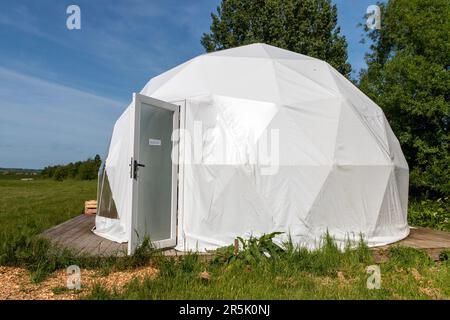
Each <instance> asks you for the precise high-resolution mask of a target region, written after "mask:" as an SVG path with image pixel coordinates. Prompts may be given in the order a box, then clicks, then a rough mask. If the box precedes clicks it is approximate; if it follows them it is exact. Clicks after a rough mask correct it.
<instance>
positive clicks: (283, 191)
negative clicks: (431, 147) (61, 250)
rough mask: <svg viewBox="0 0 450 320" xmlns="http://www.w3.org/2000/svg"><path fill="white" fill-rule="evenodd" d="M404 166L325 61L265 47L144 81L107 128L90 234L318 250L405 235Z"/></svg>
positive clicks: (365, 102)
mask: <svg viewBox="0 0 450 320" xmlns="http://www.w3.org/2000/svg"><path fill="white" fill-rule="evenodd" d="M408 179H409V169H408V164H407V163H406V160H405V157H404V156H403V153H402V150H401V147H400V144H399V142H398V140H397V138H396V137H395V135H394V133H393V132H392V129H391V127H390V126H389V123H388V121H387V119H386V117H385V115H384V113H383V111H382V110H381V108H380V107H379V106H377V105H376V104H375V103H374V102H373V101H372V100H371V99H369V98H368V97H367V96H366V95H364V94H363V93H362V92H361V91H360V90H359V89H358V88H357V87H355V86H354V85H353V84H352V83H351V82H350V81H349V80H348V79H346V78H345V77H344V76H342V75H341V74H340V73H339V72H338V71H336V70H335V69H334V68H333V67H332V66H331V65H329V64H328V63H326V62H324V61H321V60H319V59H316V58H312V57H308V56H305V55H301V54H298V53H294V52H290V51H287V50H284V49H280V48H276V47H273V46H269V45H266V44H252V45H247V46H242V47H238V48H233V49H228V50H222V51H217V52H213V53H208V54H203V55H200V56H198V57H195V58H193V59H191V60H189V61H187V62H185V63H183V64H181V65H179V66H177V67H175V68H173V69H171V70H169V71H167V72H164V73H163V74H161V75H159V76H157V77H154V78H152V79H151V80H150V81H149V82H148V83H147V84H146V86H145V87H144V88H143V89H142V90H141V92H140V93H139V94H134V95H133V100H132V102H131V103H130V105H129V106H128V107H127V109H126V110H125V111H124V112H123V114H122V115H121V116H120V117H119V119H118V120H117V122H116V123H115V125H114V129H113V133H112V137H111V141H110V145H109V147H108V154H107V157H106V159H105V162H104V164H103V165H102V168H101V170H100V172H99V187H98V213H97V216H96V227H95V230H94V232H95V233H96V234H97V235H99V236H102V237H104V238H107V239H109V240H112V241H116V242H120V243H128V253H129V254H131V253H132V252H133V251H134V250H135V248H136V247H137V246H138V245H139V244H140V243H141V242H142V240H143V239H144V238H145V237H147V236H148V237H149V238H150V240H151V241H152V243H153V244H154V245H155V246H156V247H159V248H170V247H174V248H175V249H177V250H182V251H190V250H192V251H200V252H202V251H206V250H213V249H216V248H219V247H222V246H226V245H230V244H232V243H233V241H234V239H235V238H236V237H238V236H241V237H250V236H255V237H257V236H261V235H263V234H267V233H271V232H282V234H280V235H278V236H277V237H276V238H275V241H276V242H277V243H282V242H284V241H286V240H287V239H290V240H292V241H293V242H294V243H295V244H296V245H299V246H305V247H307V248H311V249H312V248H317V247H318V246H320V245H321V241H322V238H323V236H324V234H325V233H327V232H328V233H329V234H330V235H331V236H332V237H333V238H334V239H335V241H336V242H337V243H338V244H340V245H343V244H345V243H347V242H349V241H358V240H359V239H360V237H361V236H362V237H363V238H364V240H365V241H366V242H367V243H368V245H369V246H379V245H384V244H388V243H392V242H395V241H398V240H400V239H403V238H405V237H406V236H407V235H408V233H409V227H408V224H407V206H408Z"/></svg>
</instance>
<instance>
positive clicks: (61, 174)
mask: <svg viewBox="0 0 450 320" xmlns="http://www.w3.org/2000/svg"><path fill="white" fill-rule="evenodd" d="M66 178H67V169H66V168H65V167H64V166H57V167H56V169H55V173H54V175H53V179H55V180H56V181H63V180H64V179H66Z"/></svg>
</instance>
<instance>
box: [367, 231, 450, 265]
mask: <svg viewBox="0 0 450 320" xmlns="http://www.w3.org/2000/svg"><path fill="white" fill-rule="evenodd" d="M395 245H399V246H404V247H410V248H415V249H420V250H424V251H426V252H427V253H428V254H429V255H430V257H431V258H432V259H433V260H435V261H437V260H439V255H440V254H441V252H442V251H443V250H448V249H450V232H445V231H439V230H433V229H429V228H421V227H417V228H416V227H411V230H410V233H409V235H408V237H406V238H405V239H403V240H400V241H398V242H395V243H392V244H389V245H386V246H382V247H376V248H373V249H372V250H373V251H374V258H375V261H378V262H381V261H385V260H388V259H389V253H388V249H389V247H391V246H395Z"/></svg>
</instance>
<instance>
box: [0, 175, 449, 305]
mask: <svg viewBox="0 0 450 320" xmlns="http://www.w3.org/2000/svg"><path fill="white" fill-rule="evenodd" d="M95 195H96V182H95V181H76V180H67V181H64V182H56V181H54V180H41V179H37V180H34V181H19V180H15V179H1V177H0V264H1V265H14V266H23V267H26V268H28V269H29V270H30V273H31V277H32V279H33V280H35V281H37V282H38V281H42V280H43V279H45V278H46V277H47V276H48V275H49V274H50V273H52V272H53V271H54V270H57V269H61V268H66V267H67V266H69V265H71V264H77V265H78V266H80V267H81V268H82V269H84V268H94V269H97V270H99V271H100V272H101V273H103V274H107V273H109V272H112V271H116V270H127V269H133V268H136V267H139V266H143V265H148V264H152V265H153V266H155V267H156V268H158V270H159V272H158V273H157V275H156V276H155V277H153V278H145V279H144V280H143V281H139V280H133V281H131V282H130V283H129V284H127V285H126V286H125V287H124V288H123V289H122V288H117V290H108V289H107V288H105V287H102V286H101V285H100V284H98V285H96V286H94V287H93V288H92V290H91V292H89V293H88V294H85V295H84V296H83V298H85V299H428V298H447V299H448V298H450V262H449V258H448V257H449V254H450V253H449V251H446V252H443V253H442V254H441V260H442V261H440V262H434V261H431V260H430V259H429V257H428V256H427V255H426V254H425V253H424V252H422V251H418V250H415V249H410V248H401V247H393V248H392V249H391V250H390V256H391V259H390V261H389V262H387V263H382V264H381V265H380V267H381V273H382V274H381V276H382V286H381V289H380V290H369V289H367V286H366V280H367V278H368V276H369V275H368V274H367V273H366V268H367V266H369V265H372V264H374V262H373V260H372V255H371V254H370V251H369V249H368V248H367V247H366V246H365V244H364V243H362V242H361V243H359V245H358V246H357V248H354V249H350V248H347V249H346V250H344V251H340V250H338V248H337V247H336V245H335V244H334V242H333V241H332V239H331V238H330V237H327V238H326V241H325V245H324V246H323V248H321V249H320V250H315V251H307V250H305V249H299V248H295V247H294V246H293V245H292V244H289V243H287V244H285V246H284V248H283V250H281V248H280V247H278V246H276V245H275V244H274V243H273V242H272V240H271V236H272V235H266V236H264V237H262V238H259V239H250V240H248V241H244V240H242V243H241V244H242V245H243V247H244V248H245V250H241V251H240V252H239V253H238V254H237V255H235V254H234V250H233V246H230V247H226V248H222V249H221V250H219V251H218V252H217V254H216V256H215V258H214V259H212V261H204V260H202V259H201V258H200V257H199V256H198V255H196V254H190V255H187V256H185V257H184V258H181V259H179V260H173V259H171V258H167V257H164V256H162V255H161V254H160V253H159V252H156V251H155V250H153V249H152V248H151V246H150V245H149V242H148V240H146V243H145V244H144V245H143V246H142V247H141V248H140V249H139V250H137V252H136V253H135V255H134V256H132V257H123V258H113V257H112V258H96V257H89V256H74V255H73V253H72V252H70V251H68V250H64V249H61V248H57V247H54V246H52V245H51V244H50V243H49V242H48V241H46V240H43V239H40V238H39V237H37V235H38V234H39V233H40V232H42V231H43V230H45V229H47V228H49V227H50V226H52V225H55V224H58V223H61V222H62V221H65V220H67V219H69V218H71V217H73V216H76V215H78V214H79V213H81V211H82V209H83V205H84V201H85V200H87V199H94V198H95ZM419 206H425V207H426V208H425V209H426V210H428V211H427V212H428V213H426V214H423V217H422V218H420V215H419V213H420V212H422V211H421V210H422V209H419V208H420V207H419ZM439 207H442V204H438V208H439ZM412 208H413V210H415V211H414V212H415V214H414V216H413V217H411V218H410V219H412V221H415V222H416V223H415V224H416V225H427V226H431V227H438V228H440V229H446V228H447V226H446V225H445V220H442V219H441V217H440V216H439V218H437V219H431V218H430V217H434V216H435V215H433V214H430V213H429V212H433V210H434V211H435V210H437V209H436V207H434V204H431V205H429V206H427V203H420V204H418V205H416V204H414V203H413V204H412ZM444 219H445V218H444ZM443 221H444V223H443ZM268 256H269V257H268ZM205 272H206V273H205ZM201 273H203V275H205V274H206V275H208V276H206V277H205V276H200V274H201ZM54 291H55V292H54V293H55V294H62V293H64V292H65V291H66V290H65V289H64V288H62V287H61V288H59V287H58V288H55V289H54Z"/></svg>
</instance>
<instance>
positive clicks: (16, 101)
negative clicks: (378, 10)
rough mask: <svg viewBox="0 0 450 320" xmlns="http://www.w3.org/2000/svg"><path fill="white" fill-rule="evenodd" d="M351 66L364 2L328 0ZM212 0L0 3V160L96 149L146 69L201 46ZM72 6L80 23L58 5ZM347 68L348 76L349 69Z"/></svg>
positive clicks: (76, 156) (38, 164)
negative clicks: (73, 25) (73, 26)
mask: <svg viewBox="0 0 450 320" xmlns="http://www.w3.org/2000/svg"><path fill="white" fill-rule="evenodd" d="M333 2H334V3H336V4H337V7H338V11H339V17H338V24H339V25H340V26H341V30H342V33H343V34H344V35H345V36H346V38H347V42H348V45H349V47H348V51H349V62H350V63H351V64H352V67H353V69H354V70H359V69H361V68H362V67H364V66H365V62H364V54H365V52H367V50H368V44H365V45H364V44H361V43H360V40H361V38H362V34H363V31H362V28H361V27H357V24H358V23H360V22H363V21H364V20H363V16H364V14H365V12H366V9H367V7H368V6H369V5H370V4H373V3H375V1H371V0H334V1H333ZM219 3H220V0H182V1H180V0H178V1H174V0H128V1H108V0H90V1H84V0H83V1H81V0H71V1H64V0H59V1H55V0H53V1H50V0H39V1H20V0H18V1H7V0H0V167H24V168H42V167H44V166H46V165H50V164H60V163H67V162H70V161H77V160H82V159H86V158H88V157H93V156H94V155H95V154H96V153H99V154H101V155H103V154H104V152H105V148H106V146H107V143H108V141H109V136H110V134H111V130H112V126H113V125H114V122H115V120H116V119H117V117H118V116H119V115H120V114H121V113H122V111H123V110H124V109H125V107H126V106H127V105H128V103H129V102H130V100H131V94H132V92H137V91H140V89H141V88H142V87H143V86H144V85H145V83H146V82H147V81H148V80H149V79H150V78H152V77H153V76H155V75H157V74H159V73H161V72H163V71H165V70H168V69H170V68H172V67H174V66H176V65H178V64H180V63H182V62H184V61H185V60H188V59H190V58H192V57H194V56H196V55H199V54H201V53H203V52H204V50H203V47H202V46H201V45H200V37H201V35H202V33H203V32H207V31H209V25H210V20H211V19H210V13H211V12H212V11H215V8H216V7H217V5H218V4H219ZM70 4H77V5H78V6H80V8H81V30H68V29H67V28H66V19H67V16H68V15H67V14H66V8H67V7H68V6H69V5H70ZM354 75H356V74H354Z"/></svg>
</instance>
